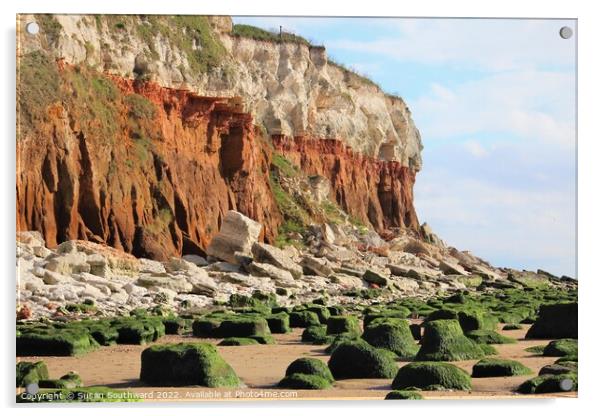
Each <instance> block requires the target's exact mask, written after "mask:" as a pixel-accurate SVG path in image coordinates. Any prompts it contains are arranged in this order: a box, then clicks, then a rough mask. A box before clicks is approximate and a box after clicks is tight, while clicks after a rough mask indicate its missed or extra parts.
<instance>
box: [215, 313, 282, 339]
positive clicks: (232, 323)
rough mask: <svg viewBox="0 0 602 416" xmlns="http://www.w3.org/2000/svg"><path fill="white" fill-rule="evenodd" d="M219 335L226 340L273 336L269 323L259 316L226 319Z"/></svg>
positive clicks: (219, 330) (221, 325)
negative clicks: (230, 338)
mask: <svg viewBox="0 0 602 416" xmlns="http://www.w3.org/2000/svg"><path fill="white" fill-rule="evenodd" d="M218 333H219V335H220V336H221V337H224V338H229V337H252V336H260V335H270V334H271V332H270V326H269V325H268V322H267V321H266V320H265V319H264V318H260V317H257V316H234V317H232V318H228V319H224V320H223V321H222V323H221V324H220V326H219V329H218Z"/></svg>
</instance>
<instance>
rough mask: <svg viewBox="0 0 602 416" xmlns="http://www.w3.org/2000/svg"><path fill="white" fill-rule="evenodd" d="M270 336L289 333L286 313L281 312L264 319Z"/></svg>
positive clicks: (289, 328)
mask: <svg viewBox="0 0 602 416" xmlns="http://www.w3.org/2000/svg"><path fill="white" fill-rule="evenodd" d="M265 319H266V321H268V326H269V327H270V332H271V333H272V334H286V333H287V332H290V331H291V327H290V320H289V317H288V313H285V312H281V313H276V314H272V315H268V316H266V317H265Z"/></svg>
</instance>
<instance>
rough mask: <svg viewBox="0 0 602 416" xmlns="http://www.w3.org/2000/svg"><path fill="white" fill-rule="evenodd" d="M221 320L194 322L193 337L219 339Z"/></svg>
mask: <svg viewBox="0 0 602 416" xmlns="http://www.w3.org/2000/svg"><path fill="white" fill-rule="evenodd" d="M220 324H221V320H220V319H218V318H211V317H205V318H199V319H195V320H194V321H193V322H192V335H193V336H195V337H200V338H219V334H218V329H219V326H220Z"/></svg>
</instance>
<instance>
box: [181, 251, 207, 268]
mask: <svg viewBox="0 0 602 416" xmlns="http://www.w3.org/2000/svg"><path fill="white" fill-rule="evenodd" d="M182 259H184V260H186V261H187V262H190V263H192V264H194V265H195V266H198V267H203V266H206V265H207V260H205V259H204V258H202V257H201V256H199V255H196V254H185V255H184V256H182Z"/></svg>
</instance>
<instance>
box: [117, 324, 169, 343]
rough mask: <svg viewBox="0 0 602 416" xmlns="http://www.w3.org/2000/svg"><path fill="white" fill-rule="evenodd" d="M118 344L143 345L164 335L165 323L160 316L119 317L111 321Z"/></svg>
mask: <svg viewBox="0 0 602 416" xmlns="http://www.w3.org/2000/svg"><path fill="white" fill-rule="evenodd" d="M113 327H114V328H115V329H116V330H117V333H118V336H117V343H118V344H136V345H144V344H147V343H149V342H152V341H156V340H157V339H159V338H161V337H162V336H164V335H165V325H163V322H162V320H161V319H160V318H151V317H146V318H141V317H137V318H120V319H116V320H115V321H114V322H113Z"/></svg>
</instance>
